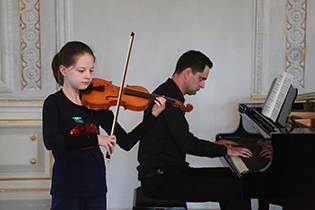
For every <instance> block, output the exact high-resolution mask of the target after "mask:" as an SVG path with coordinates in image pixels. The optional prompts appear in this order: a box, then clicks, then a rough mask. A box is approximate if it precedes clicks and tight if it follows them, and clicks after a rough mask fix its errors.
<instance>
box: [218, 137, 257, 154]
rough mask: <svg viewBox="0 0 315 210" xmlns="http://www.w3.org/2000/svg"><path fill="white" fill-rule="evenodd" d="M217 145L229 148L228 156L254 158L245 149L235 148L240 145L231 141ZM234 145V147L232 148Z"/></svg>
mask: <svg viewBox="0 0 315 210" xmlns="http://www.w3.org/2000/svg"><path fill="white" fill-rule="evenodd" d="M214 143H215V144H220V145H224V146H226V148H227V155H228V156H241V157H245V158H249V157H251V156H252V152H251V151H250V150H249V149H248V148H245V147H235V146H237V145H238V143H236V142H234V141H230V140H224V139H222V140H219V141H216V142H214ZM232 145H234V146H232Z"/></svg>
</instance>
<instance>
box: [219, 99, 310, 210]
mask: <svg viewBox="0 0 315 210" xmlns="http://www.w3.org/2000/svg"><path fill="white" fill-rule="evenodd" d="M261 106H262V104H240V105H239V113H240V123H239V127H238V129H237V130H236V131H235V132H233V133H223V134H217V136H216V140H220V139H228V140H233V141H236V142H238V143H239V146H244V147H247V148H249V149H250V150H251V151H252V153H253V157H251V158H240V157H228V156H226V157H225V160H226V161H227V163H228V164H229V165H230V167H231V169H232V170H233V171H234V173H235V174H236V175H237V177H238V179H239V180H240V182H241V186H242V194H243V197H248V198H259V200H260V201H264V202H266V203H273V204H278V205H281V206H283V207H285V208H286V209H289V210H290V209H299V210H301V209H315V155H314V151H315V131H314V128H313V127H311V126H308V125H306V126H303V125H302V126H301V124H299V123H296V122H295V120H293V119H291V118H289V119H290V120H291V124H290V123H288V125H287V126H286V127H282V126H279V125H276V124H275V123H273V122H272V121H271V120H270V119H268V118H266V117H264V116H263V115H262V114H261ZM305 106H306V103H301V102H297V103H295V104H294V105H293V108H292V112H291V116H293V115H294V114H295V113H304V115H305V113H306V111H305ZM312 113H313V114H312ZM312 113H311V117H314V118H315V116H313V115H314V113H315V111H312ZM296 118H300V117H299V116H297V117H296ZM296 120H298V119H296ZM299 120H300V119H299ZM245 124H246V125H247V127H248V126H249V127H251V126H252V128H254V129H252V130H255V131H256V132H254V133H250V132H248V131H247V130H246V128H245V127H244V125H245ZM297 124H299V125H300V126H298V125H297ZM262 151H264V154H265V156H262V155H261V154H260V153H261V152H262ZM267 206H268V205H267ZM265 207H266V205H265ZM260 209H262V207H260ZM266 209H268V207H266Z"/></svg>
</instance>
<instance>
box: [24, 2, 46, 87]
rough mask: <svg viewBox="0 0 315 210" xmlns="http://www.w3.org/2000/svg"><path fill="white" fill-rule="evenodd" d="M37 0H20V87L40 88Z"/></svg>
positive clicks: (38, 13) (38, 8)
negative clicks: (21, 76)
mask: <svg viewBox="0 0 315 210" xmlns="http://www.w3.org/2000/svg"><path fill="white" fill-rule="evenodd" d="M39 6H40V4H39V0H20V15H21V17H20V27H21V55H22V56H21V69H22V75H23V78H22V89H41V62H40V60H41V56H40V55H41V48H40V47H41V45H40V7H39Z"/></svg>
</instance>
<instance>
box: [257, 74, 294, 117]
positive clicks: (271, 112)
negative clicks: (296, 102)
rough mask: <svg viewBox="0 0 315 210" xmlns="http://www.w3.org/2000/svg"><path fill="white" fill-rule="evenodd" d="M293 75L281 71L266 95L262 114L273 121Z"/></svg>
mask: <svg viewBox="0 0 315 210" xmlns="http://www.w3.org/2000/svg"><path fill="white" fill-rule="evenodd" d="M293 78H294V76H293V75H292V74H289V73H287V72H282V73H281V74H280V76H279V78H278V79H277V81H276V84H275V85H274V87H273V89H272V91H271V93H270V96H269V97H268V99H267V101H266V103H265V106H264V109H263V111H262V114H263V115H265V116H266V117H269V118H270V119H271V120H273V121H274V122H275V121H276V120H277V117H278V115H279V113H280V110H281V107H282V104H283V102H284V100H285V98H286V96H287V93H288V91H289V88H290V86H291V84H292V82H293Z"/></svg>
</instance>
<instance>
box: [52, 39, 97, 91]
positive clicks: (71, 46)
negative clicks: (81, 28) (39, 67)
mask: <svg viewBox="0 0 315 210" xmlns="http://www.w3.org/2000/svg"><path fill="white" fill-rule="evenodd" d="M85 53H88V54H91V55H92V56H93V58H94V61H95V56H94V53H93V51H92V50H91V48H90V47H89V46H88V45H86V44H85V43H83V42H79V41H71V42H68V43H67V44H65V45H64V46H63V47H62V48H61V50H60V52H58V53H57V54H56V55H55V56H54V58H53V60H52V63H51V68H52V70H53V74H54V77H55V80H56V82H57V83H58V84H59V85H63V79H64V78H63V75H62V74H61V72H60V71H59V67H60V65H63V66H65V67H69V66H72V65H73V64H75V63H76V62H77V60H78V58H79V57H80V56H82V55H84V54H85Z"/></svg>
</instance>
